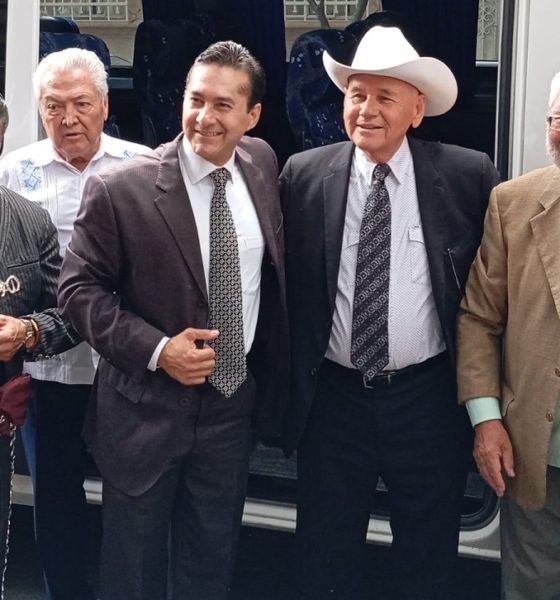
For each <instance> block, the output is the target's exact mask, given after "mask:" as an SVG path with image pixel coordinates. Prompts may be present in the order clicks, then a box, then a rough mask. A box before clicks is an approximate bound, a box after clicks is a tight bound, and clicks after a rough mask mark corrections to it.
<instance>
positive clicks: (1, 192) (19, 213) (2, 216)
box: [0, 95, 79, 597]
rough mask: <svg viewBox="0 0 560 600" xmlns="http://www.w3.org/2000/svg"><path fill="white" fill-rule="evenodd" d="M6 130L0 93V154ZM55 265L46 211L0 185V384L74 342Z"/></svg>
mask: <svg viewBox="0 0 560 600" xmlns="http://www.w3.org/2000/svg"><path fill="white" fill-rule="evenodd" d="M7 126H8V110H7V107H6V104H5V102H4V99H3V98H2V96H1V95H0V151H1V148H2V146H3V141H4V132H5V130H6V127H7ZM61 262H62V259H61V258H60V254H59V249H58V241H57V236H56V229H55V227H54V225H53V224H52V222H51V220H50V218H49V215H48V213H47V212H46V211H45V210H43V209H42V208H40V207H38V206H36V205H35V204H33V203H31V202H29V201H28V200H26V199H25V198H23V197H21V196H19V195H18V194H15V193H14V192H12V191H10V190H8V189H7V188H5V187H3V186H0V386H2V385H3V384H5V383H6V382H7V381H8V380H9V379H10V378H11V377H13V376H15V375H18V374H19V373H21V368H22V364H23V360H24V359H25V360H40V359H43V358H48V357H49V355H52V354H55V353H57V352H62V351H64V350H67V349H68V348H70V347H71V346H73V345H74V344H76V343H77V342H78V341H79V338H78V337H77V335H76V334H75V332H74V331H73V330H72V328H71V327H69V325H68V323H67V322H66V321H65V320H64V319H63V318H62V317H61V316H60V314H59V313H58V310H57V308H56V288H57V282H58V272H59V269H60V263H61ZM28 313H33V314H28ZM0 393H3V392H0ZM1 406H2V403H1V402H0V407H1ZM10 420H11V419H10V415H9V414H7V413H5V411H2V410H0V425H1V429H2V430H5V429H7V427H6V426H8V427H9V429H8V431H9V433H8V434H7V435H0V597H1V596H2V592H3V590H4V573H5V567H6V554H7V542H8V529H9V523H8V521H9V515H10V491H11V478H12V472H13V448H14V435H15V427H14V424H13V422H8V423H7V422H6V421H10Z"/></svg>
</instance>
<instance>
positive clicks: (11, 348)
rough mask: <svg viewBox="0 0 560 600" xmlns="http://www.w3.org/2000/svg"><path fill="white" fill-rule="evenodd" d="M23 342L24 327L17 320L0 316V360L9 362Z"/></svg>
mask: <svg viewBox="0 0 560 600" xmlns="http://www.w3.org/2000/svg"><path fill="white" fill-rule="evenodd" d="M24 340H25V325H24V324H23V322H22V321H20V320H19V319H16V318H15V317H10V316H8V315H0V360H10V359H11V358H13V356H14V355H15V353H16V352H17V351H18V350H19V349H20V348H21V346H22V345H23V342H24Z"/></svg>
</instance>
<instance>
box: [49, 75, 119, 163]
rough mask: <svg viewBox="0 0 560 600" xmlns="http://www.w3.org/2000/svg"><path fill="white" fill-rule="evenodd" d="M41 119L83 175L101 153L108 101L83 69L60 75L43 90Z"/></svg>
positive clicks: (64, 154)
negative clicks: (90, 163) (98, 152)
mask: <svg viewBox="0 0 560 600" xmlns="http://www.w3.org/2000/svg"><path fill="white" fill-rule="evenodd" d="M39 110H40V113H41V119H42V121H43V126H44V128H45V131H46V132H47V135H48V136H49V138H50V140H51V142H52V143H53V145H54V147H55V149H56V151H57V152H58V154H60V156H61V157H62V158H63V159H64V160H65V161H67V162H69V163H70V164H71V165H73V166H74V167H76V169H79V170H80V171H83V170H84V169H85V168H86V166H87V165H88V163H89V161H90V160H91V159H92V158H93V156H94V154H95V153H96V152H97V150H98V149H99V144H100V143H101V133H102V132H103V124H104V122H105V120H106V119H107V114H108V102H107V97H104V96H102V95H101V94H100V93H99V91H98V90H97V88H96V87H95V84H94V82H93V79H92V77H91V75H90V74H89V73H88V72H87V71H84V70H83V69H71V70H69V71H62V72H57V73H55V74H54V75H52V76H51V77H50V78H48V79H47V80H46V81H45V82H44V84H43V85H42V87H41V96H40V101H39Z"/></svg>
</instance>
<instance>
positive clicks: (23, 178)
mask: <svg viewBox="0 0 560 600" xmlns="http://www.w3.org/2000/svg"><path fill="white" fill-rule="evenodd" d="M149 150H150V148H148V147H147V146H142V145H140V144H134V143H132V142H126V141H124V140H119V139H117V138H113V137H110V136H108V135H105V134H102V136H101V143H100V146H99V150H98V151H97V152H96V154H95V155H94V156H93V158H92V159H91V161H90V162H89V164H88V165H87V167H86V168H85V169H84V170H83V171H79V170H78V169H76V168H75V167H73V166H72V165H71V164H70V163H68V162H66V161H65V160H63V159H62V158H61V157H60V155H59V154H58V153H57V152H56V150H55V149H54V147H53V145H52V142H51V141H50V140H49V139H44V140H41V141H40V142H36V143H34V144H30V145H29V146H24V147H23V148H19V149H18V150H15V151H13V152H10V153H9V154H7V155H6V156H5V157H4V158H2V160H0V183H1V184H2V185H5V186H6V187H8V188H10V189H12V190H14V191H15V192H17V193H19V194H21V195H22V196H24V197H26V198H28V199H29V200H32V201H33V202H36V203H37V204H39V205H40V206H42V207H43V208H44V209H46V210H47V211H48V212H49V214H50V216H51V219H52V221H53V223H54V224H55V226H56V228H57V231H58V241H59V243H60V252H61V254H62V256H64V253H65V251H66V247H67V246H68V243H69V242H70V238H71V236H72V229H73V225H74V220H75V218H76V215H77V214H78V209H79V207H80V203H81V200H82V192H83V190H84V185H85V183H86V181H87V179H88V177H89V176H90V175H92V174H94V173H98V172H99V171H101V170H106V169H107V168H109V167H112V166H115V165H118V164H119V163H121V162H122V161H123V160H126V159H129V158H131V157H133V156H135V155H137V154H144V153H145V152H147V151H149ZM96 366H97V354H96V353H95V352H94V351H93V350H92V348H91V347H90V346H89V345H87V344H86V343H85V342H82V343H81V344H79V345H78V346H76V347H75V348H72V349H71V350H68V351H67V352H64V353H62V354H59V355H57V356H54V357H52V358H50V359H49V360H47V361H38V362H35V363H26V364H25V366H24V371H25V372H27V373H30V374H31V375H32V376H33V377H34V378H35V379H40V380H44V381H56V382H58V383H65V384H91V383H93V377H94V375H95V368H96Z"/></svg>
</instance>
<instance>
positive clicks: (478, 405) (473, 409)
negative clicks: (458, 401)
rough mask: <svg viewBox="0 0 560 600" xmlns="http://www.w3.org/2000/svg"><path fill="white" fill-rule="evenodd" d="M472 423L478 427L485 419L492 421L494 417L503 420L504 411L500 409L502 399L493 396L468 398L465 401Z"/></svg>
mask: <svg viewBox="0 0 560 600" xmlns="http://www.w3.org/2000/svg"><path fill="white" fill-rule="evenodd" d="M465 405H466V407H467V411H468V413H469V418H470V420H471V425H472V426H473V427H476V426H477V425H478V424H479V423H482V422H483V421H491V420H492V419H499V420H500V421H501V420H502V412H501V410H500V401H499V400H498V398H494V397H493V396H481V397H480V398H473V399H472V400H467V401H466V403H465Z"/></svg>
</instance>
